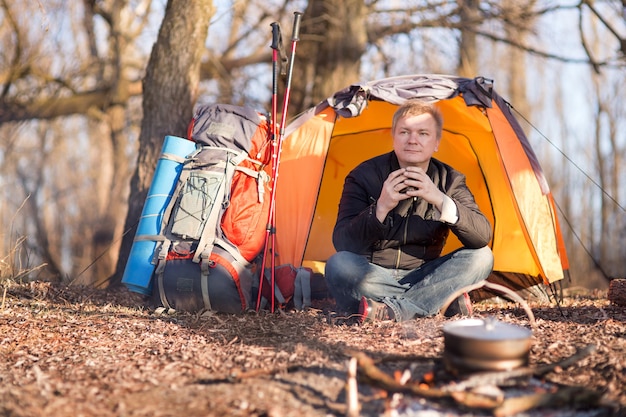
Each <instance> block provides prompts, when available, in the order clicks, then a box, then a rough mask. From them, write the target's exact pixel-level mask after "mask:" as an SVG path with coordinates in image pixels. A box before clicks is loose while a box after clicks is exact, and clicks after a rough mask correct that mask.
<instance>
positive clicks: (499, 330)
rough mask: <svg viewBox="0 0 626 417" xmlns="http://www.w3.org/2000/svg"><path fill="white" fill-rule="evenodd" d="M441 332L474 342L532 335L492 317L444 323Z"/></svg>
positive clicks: (525, 337)
mask: <svg viewBox="0 0 626 417" xmlns="http://www.w3.org/2000/svg"><path fill="white" fill-rule="evenodd" d="M443 332H444V334H448V335H452V336H456V337H460V338H463V339H476V340H512V339H528V338H529V337H530V336H531V335H532V332H531V331H530V330H529V329H527V328H525V327H521V326H517V325H514V324H508V323H503V322H501V321H498V320H496V319H495V318H493V317H488V318H486V319H463V320H457V321H455V322H452V323H446V324H444V325H443Z"/></svg>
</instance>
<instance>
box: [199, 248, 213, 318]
mask: <svg viewBox="0 0 626 417" xmlns="http://www.w3.org/2000/svg"><path fill="white" fill-rule="evenodd" d="M211 266H212V261H210V260H209V259H208V258H204V257H203V258H202V260H201V261H200V290H201V293H202V301H203V302H204V308H206V309H207V310H209V311H211V299H210V298H209V268H210V267H211Z"/></svg>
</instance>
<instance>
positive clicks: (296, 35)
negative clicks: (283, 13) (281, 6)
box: [291, 12, 302, 42]
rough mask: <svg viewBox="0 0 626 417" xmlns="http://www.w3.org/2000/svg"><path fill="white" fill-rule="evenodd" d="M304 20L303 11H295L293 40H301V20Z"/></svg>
mask: <svg viewBox="0 0 626 417" xmlns="http://www.w3.org/2000/svg"><path fill="white" fill-rule="evenodd" d="M301 20H302V12H294V13H293V34H292V35H291V40H292V41H294V42H297V41H299V40H300V21H301Z"/></svg>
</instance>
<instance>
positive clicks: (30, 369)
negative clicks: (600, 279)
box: [0, 282, 626, 417]
mask: <svg viewBox="0 0 626 417" xmlns="http://www.w3.org/2000/svg"><path fill="white" fill-rule="evenodd" d="M0 289H1V290H2V291H3V293H2V294H0V295H1V296H2V299H1V304H0V416H12V417H13V416H15V417H18V416H19V417H26V416H29V417H30V416H84V417H96V416H97V417H108V416H120V417H122V416H128V417H130V416H151V417H153V416H181V417H194V416H204V417H206V416H259V417H260V416H267V417H282V416H297V417H308V416H350V415H352V416H354V415H359V414H358V413H357V412H354V410H355V409H358V410H360V411H359V412H360V415H361V416H428V417H433V416H490V415H494V416H531V415H532V416H551V417H554V416H588V417H589V416H624V415H626V411H625V410H626V393H625V390H624V387H626V367H625V363H624V362H625V360H626V359H625V358H626V308H625V307H619V306H616V305H612V304H610V303H609V302H608V301H607V298H606V293H605V292H601V291H596V292H591V291H583V292H579V293H577V292H575V291H566V293H565V297H564V299H563V301H562V303H561V304H560V305H559V306H557V305H545V303H544V304H543V305H533V304H532V303H529V305H530V307H531V308H532V312H533V314H534V316H535V323H534V326H532V345H531V351H530V358H529V367H528V368H524V369H530V370H531V371H532V370H536V369H538V368H539V367H540V366H542V365H554V364H556V363H560V362H559V361H562V360H564V359H567V358H571V357H572V356H573V355H575V354H576V353H577V352H579V354H578V356H575V357H574V358H573V360H572V361H571V362H572V363H570V364H569V365H570V366H567V364H563V363H560V366H554V367H553V369H550V370H549V371H548V372H543V373H542V375H538V374H535V375H534V376H533V375H532V374H533V372H531V373H530V375H525V376H524V375H523V376H521V377H519V376H518V377H517V378H511V376H512V375H510V373H504V374H505V376H506V378H496V379H495V380H492V379H489V378H487V380H485V381H483V382H481V383H480V384H478V385H480V387H478V388H473V389H469V388H463V386H462V385H459V383H460V381H467V380H468V376H465V375H456V374H452V373H451V372H449V370H448V369H446V368H445V367H443V366H442V364H441V363H442V361H441V355H442V352H443V349H444V341H443V335H442V325H443V324H444V323H446V322H450V321H452V320H458V319H459V318H458V317H456V318H454V317H453V318H443V317H433V318H426V319H419V320H415V321H411V322H408V323H389V322H385V323H373V324H369V323H368V324H364V325H360V324H358V323H356V322H355V321H354V320H352V319H350V318H342V317H339V316H338V315H337V314H336V313H335V312H334V310H333V308H334V305H333V303H332V301H331V300H320V301H317V302H316V303H315V304H314V306H313V308H309V309H307V310H306V311H303V312H301V311H287V312H282V311H279V312H276V313H269V312H265V311H261V312H260V313H254V312H252V313H246V314H242V315H221V314H189V313H175V314H166V315H163V314H156V312H155V311H154V310H153V309H151V308H149V307H148V304H147V300H145V299H144V297H142V296H140V295H138V294H134V293H131V292H129V291H127V290H125V289H121V288H120V289H115V290H97V289H94V288H90V287H75V286H71V287H68V286H63V285H60V284H50V283H44V282H32V283H27V284H16V283H11V282H5V283H3V285H2V286H0ZM474 314H475V315H476V316H479V317H485V316H494V317H495V318H496V319H498V320H500V321H505V322H508V323H513V324H517V325H520V326H525V327H530V324H531V323H530V320H529V317H528V315H527V312H526V311H525V310H524V309H523V308H520V306H519V305H515V304H513V303H497V304H496V303H494V302H480V303H477V304H476V305H475V312H474ZM581 349H583V350H584V349H587V350H584V351H583V352H582V353H580V350H581ZM354 365H356V367H357V375H358V378H357V379H356V380H354V379H353V378H351V377H349V375H350V372H349V370H350V369H352V368H353V366H354ZM399 375H409V376H410V378H408V381H405V382H403V383H404V385H402V384H401V383H400V382H398V381H399V380H400V379H401V378H399ZM487 377H489V376H487ZM503 381H505V382H503ZM466 385H467V384H466ZM402 387H405V388H402ZM454 387H456V389H455V388H454ZM401 391H404V392H401ZM355 393H356V395H355ZM524 410H526V411H524Z"/></svg>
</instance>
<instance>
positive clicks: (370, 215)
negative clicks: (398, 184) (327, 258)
mask: <svg viewBox="0 0 626 417" xmlns="http://www.w3.org/2000/svg"><path fill="white" fill-rule="evenodd" d="M370 175H371V174H370ZM368 178H370V179H371V177H370V176H364V175H359V174H358V173H356V174H353V173H351V174H349V175H348V176H347V177H346V180H345V183H344V189H343V193H342V194H341V200H340V202H339V212H338V214H337V223H336V224H335V228H334V230H333V244H334V246H335V249H336V250H337V251H343V250H346V251H350V252H354V253H359V254H365V253H367V251H368V250H371V247H372V246H373V245H374V244H375V243H376V242H377V241H379V240H381V239H384V238H385V236H386V234H387V232H388V230H389V225H388V224H383V223H381V222H380V221H378V219H377V218H376V199H377V197H378V195H376V196H373V195H371V193H370V192H368V190H367V189H368V188H370V187H368V186H367V185H366V183H364V182H363V181H366V180H367V179H368ZM378 188H379V187H376V189H378Z"/></svg>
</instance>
